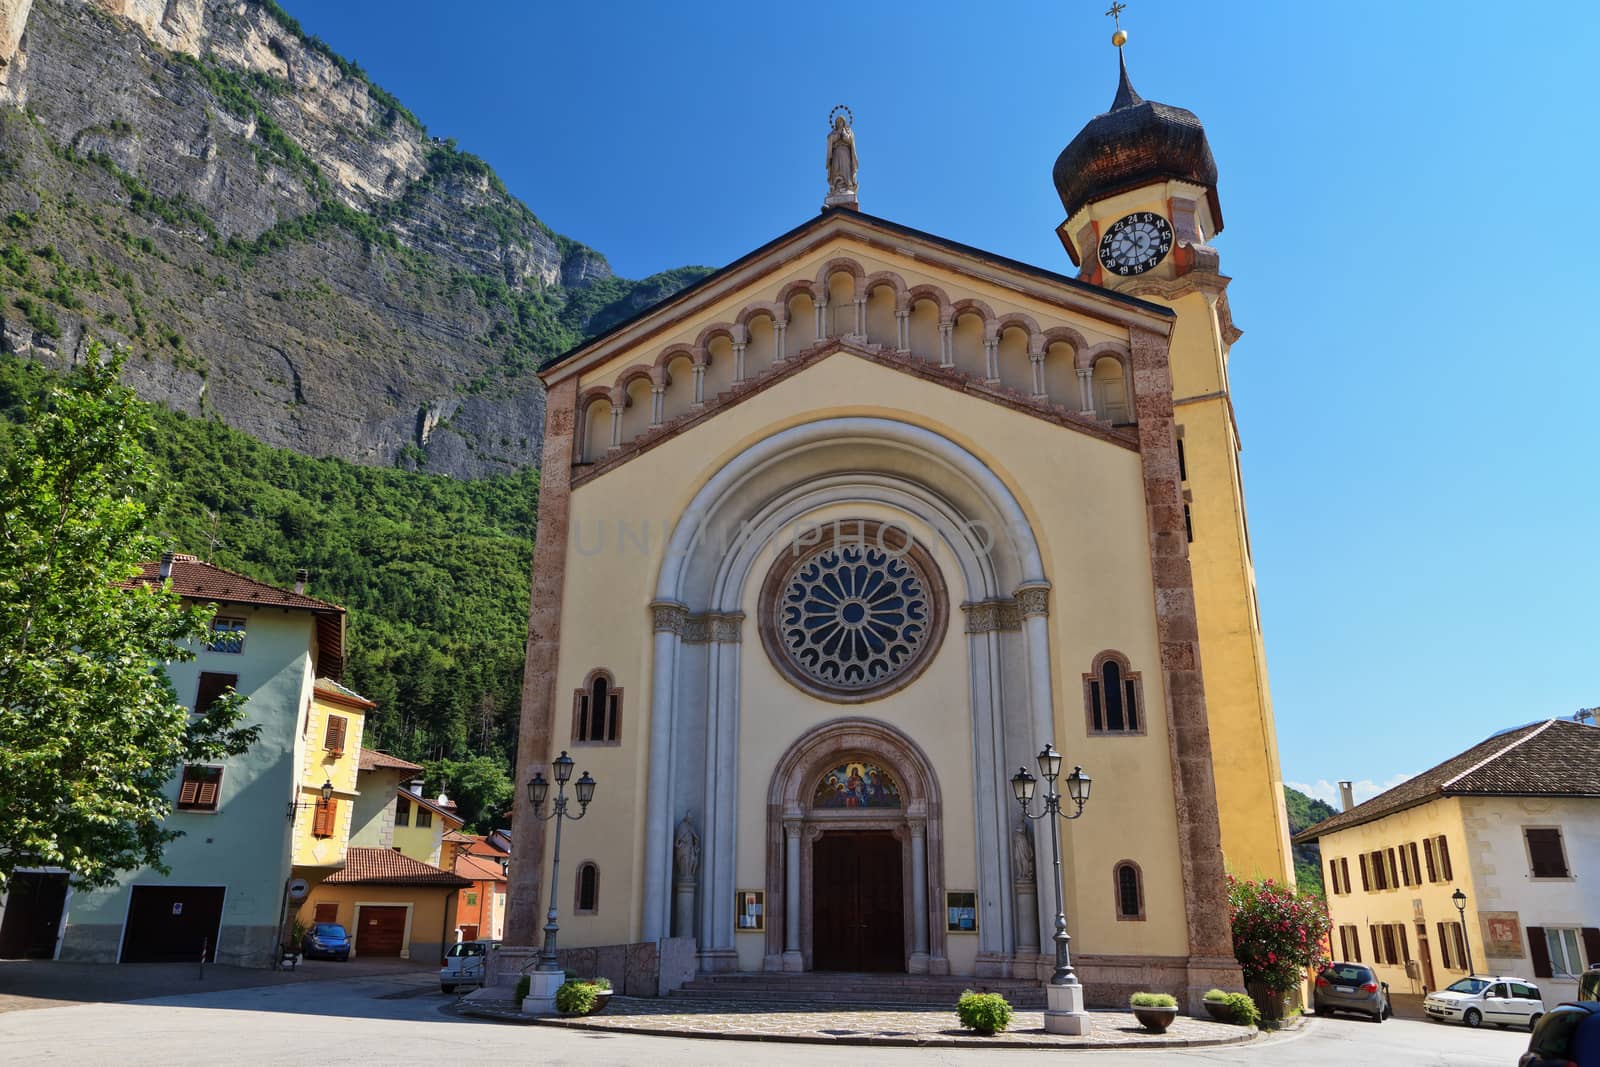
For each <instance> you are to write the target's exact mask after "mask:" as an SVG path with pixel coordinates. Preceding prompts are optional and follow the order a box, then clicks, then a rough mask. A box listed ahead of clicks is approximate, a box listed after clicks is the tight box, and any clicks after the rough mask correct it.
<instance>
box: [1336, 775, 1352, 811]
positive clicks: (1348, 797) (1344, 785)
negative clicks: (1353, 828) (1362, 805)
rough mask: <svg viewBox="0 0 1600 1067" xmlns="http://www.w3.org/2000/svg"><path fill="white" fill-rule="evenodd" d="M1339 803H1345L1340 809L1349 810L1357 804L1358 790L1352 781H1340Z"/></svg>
mask: <svg viewBox="0 0 1600 1067" xmlns="http://www.w3.org/2000/svg"><path fill="white" fill-rule="evenodd" d="M1339 803H1340V804H1342V805H1343V807H1341V808H1340V809H1339V810H1340V811H1349V810H1350V809H1351V808H1353V807H1355V806H1356V791H1355V789H1354V787H1353V784H1352V783H1350V782H1340V783H1339Z"/></svg>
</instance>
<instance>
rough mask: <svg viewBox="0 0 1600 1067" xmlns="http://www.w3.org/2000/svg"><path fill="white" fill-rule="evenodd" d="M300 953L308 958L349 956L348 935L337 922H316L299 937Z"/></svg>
mask: <svg viewBox="0 0 1600 1067" xmlns="http://www.w3.org/2000/svg"><path fill="white" fill-rule="evenodd" d="M300 955H302V956H304V957H305V958H306V959H308V960H314V959H317V958H318V957H321V958H322V959H328V960H347V959H349V958H350V935H349V934H348V933H346V932H345V928H344V927H342V926H340V925H339V924H338V923H317V925H315V926H313V927H312V928H311V929H309V930H307V931H306V936H304V937H302V938H301V939H300Z"/></svg>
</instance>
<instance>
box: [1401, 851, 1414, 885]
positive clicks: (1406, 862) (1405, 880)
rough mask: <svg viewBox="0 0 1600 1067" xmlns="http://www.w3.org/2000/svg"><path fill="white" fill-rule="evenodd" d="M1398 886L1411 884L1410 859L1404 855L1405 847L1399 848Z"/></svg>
mask: <svg viewBox="0 0 1600 1067" xmlns="http://www.w3.org/2000/svg"><path fill="white" fill-rule="evenodd" d="M1400 884H1401V885H1410V884H1411V857H1409V856H1407V855H1406V846H1404V845H1401V846H1400Z"/></svg>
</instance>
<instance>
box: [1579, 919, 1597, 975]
mask: <svg viewBox="0 0 1600 1067" xmlns="http://www.w3.org/2000/svg"><path fill="white" fill-rule="evenodd" d="M1583 954H1584V955H1585V956H1587V957H1589V961H1588V962H1589V966H1591V967H1600V927H1594V926H1585V927H1584V928H1583Z"/></svg>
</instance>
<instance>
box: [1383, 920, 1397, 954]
mask: <svg viewBox="0 0 1600 1067" xmlns="http://www.w3.org/2000/svg"><path fill="white" fill-rule="evenodd" d="M1379 958H1380V959H1381V960H1382V961H1383V962H1384V963H1389V964H1392V963H1394V962H1395V958H1396V956H1395V946H1394V926H1393V924H1391V923H1384V924H1383V955H1382V956H1381V957H1379Z"/></svg>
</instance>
